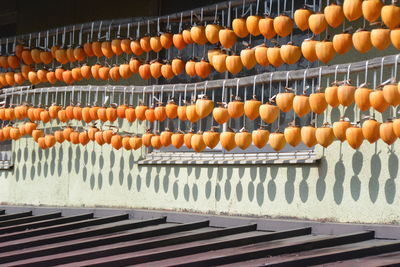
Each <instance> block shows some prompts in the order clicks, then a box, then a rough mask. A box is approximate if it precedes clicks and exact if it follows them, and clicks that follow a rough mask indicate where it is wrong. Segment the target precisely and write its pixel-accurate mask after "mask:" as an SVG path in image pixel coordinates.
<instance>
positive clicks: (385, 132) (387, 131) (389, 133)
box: [379, 119, 397, 145]
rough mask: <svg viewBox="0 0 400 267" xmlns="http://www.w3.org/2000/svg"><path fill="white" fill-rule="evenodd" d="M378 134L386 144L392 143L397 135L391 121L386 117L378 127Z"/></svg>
mask: <svg viewBox="0 0 400 267" xmlns="http://www.w3.org/2000/svg"><path fill="white" fill-rule="evenodd" d="M379 135H380V137H381V139H382V140H383V142H385V143H386V144H388V145H391V144H393V143H394V142H395V141H396V140H397V136H396V134H395V133H394V130H393V121H392V120H390V119H388V120H387V121H386V122H384V123H382V124H381V125H380V127H379Z"/></svg>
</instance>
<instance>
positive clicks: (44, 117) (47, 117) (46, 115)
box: [40, 110, 51, 123]
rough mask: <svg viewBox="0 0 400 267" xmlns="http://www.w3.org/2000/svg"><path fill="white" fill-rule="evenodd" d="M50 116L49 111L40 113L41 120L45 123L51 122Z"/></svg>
mask: <svg viewBox="0 0 400 267" xmlns="http://www.w3.org/2000/svg"><path fill="white" fill-rule="evenodd" d="M50 119H51V118H50V114H49V111H47V110H43V111H42V112H40V120H41V121H42V122H43V123H48V122H49V121H50Z"/></svg>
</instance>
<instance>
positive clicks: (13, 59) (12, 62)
mask: <svg viewBox="0 0 400 267" xmlns="http://www.w3.org/2000/svg"><path fill="white" fill-rule="evenodd" d="M42 53H43V52H42ZM50 57H51V54H50ZM45 59H46V62H48V59H47V58H45ZM52 60H53V58H52V57H51V60H50V62H51V61H52ZM46 62H45V64H49V63H50V62H49V63H46ZM7 63H8V65H9V66H10V68H13V69H16V68H18V67H19V59H18V57H17V56H16V55H10V56H8V57H7Z"/></svg>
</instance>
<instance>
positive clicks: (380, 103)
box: [369, 87, 389, 113]
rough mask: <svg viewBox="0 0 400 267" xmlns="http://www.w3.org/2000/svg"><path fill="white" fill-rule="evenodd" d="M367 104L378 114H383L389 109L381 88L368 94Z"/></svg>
mask: <svg viewBox="0 0 400 267" xmlns="http://www.w3.org/2000/svg"><path fill="white" fill-rule="evenodd" d="M369 102H370V104H371V106H372V107H373V108H374V109H375V110H377V111H379V112H380V113H383V112H385V110H386V109H387V108H388V107H389V103H388V102H386V100H385V97H384V94H383V91H382V88H381V87H378V88H376V89H375V90H373V91H372V92H371V93H370V94H369Z"/></svg>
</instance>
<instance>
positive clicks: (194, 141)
mask: <svg viewBox="0 0 400 267" xmlns="http://www.w3.org/2000/svg"><path fill="white" fill-rule="evenodd" d="M190 142H191V145H192V148H193V149H194V151H196V152H201V151H203V150H204V149H205V148H206V147H207V145H206V143H205V142H204V139H203V133H202V132H200V131H199V132H198V133H196V134H194V135H193V136H192V138H191V140H190Z"/></svg>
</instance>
